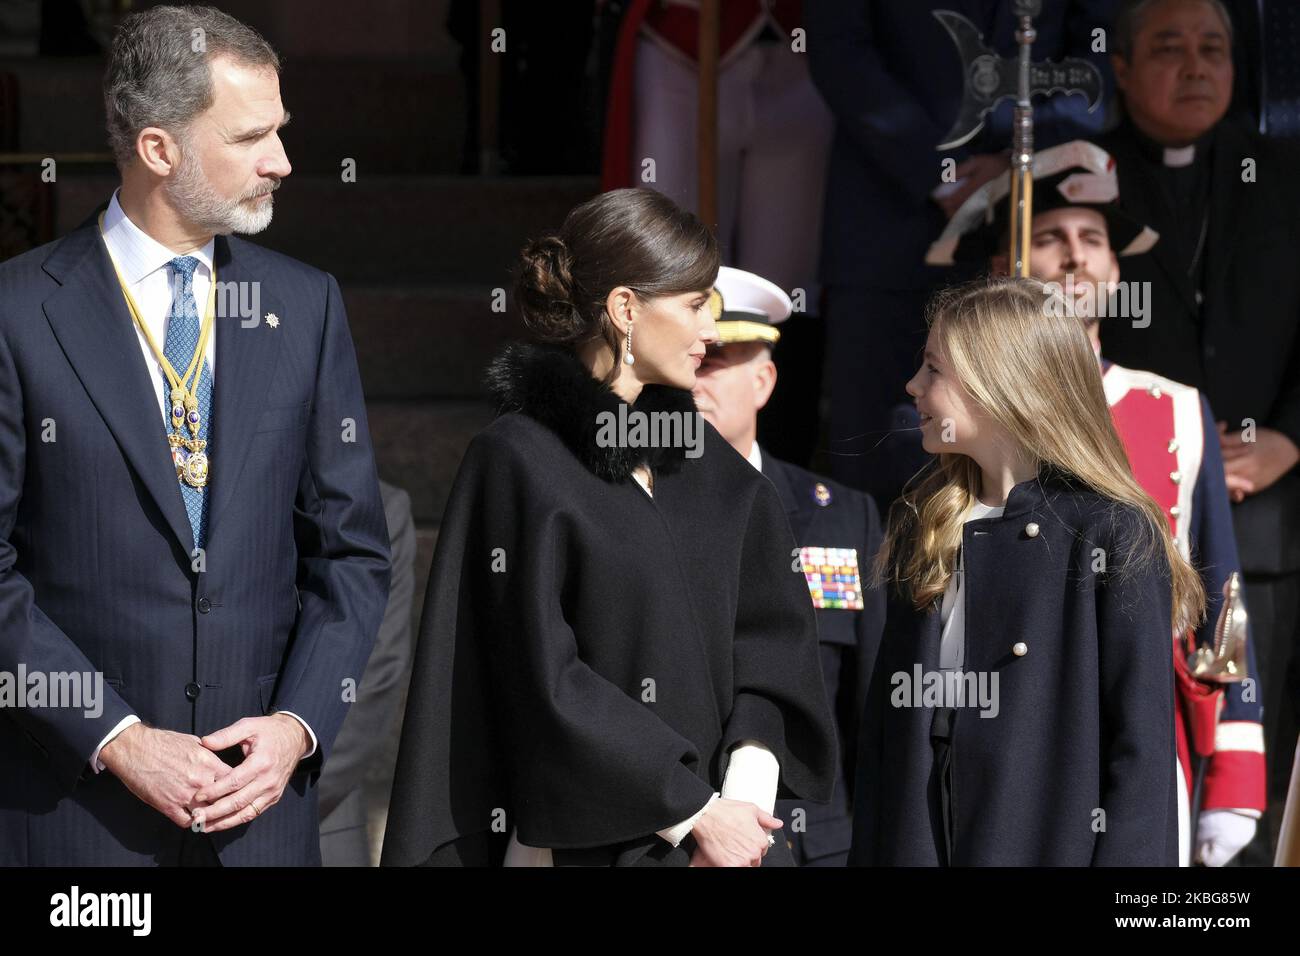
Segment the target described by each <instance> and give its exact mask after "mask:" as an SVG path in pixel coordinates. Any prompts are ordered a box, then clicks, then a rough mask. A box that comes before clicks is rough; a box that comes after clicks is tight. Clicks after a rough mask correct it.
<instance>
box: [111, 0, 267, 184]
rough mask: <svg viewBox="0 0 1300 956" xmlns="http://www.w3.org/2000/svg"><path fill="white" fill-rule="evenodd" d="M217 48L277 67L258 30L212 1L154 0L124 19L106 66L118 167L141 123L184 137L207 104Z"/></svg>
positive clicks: (238, 57)
mask: <svg viewBox="0 0 1300 956" xmlns="http://www.w3.org/2000/svg"><path fill="white" fill-rule="evenodd" d="M221 55H225V56H228V57H231V58H232V59H234V60H236V61H237V62H239V63H241V64H244V65H248V66H259V67H262V66H264V67H267V68H269V69H274V70H275V71H276V72H277V73H278V72H279V71H280V58H279V57H278V56H277V55H276V53H275V50H273V49H272V48H271V45H270V44H269V43H267V42H266V40H265V39H263V38H262V35H261V34H259V33H258V32H257V31H256V30H254V29H253V28H252V27H249V26H247V25H245V24H243V23H240V22H239V21H238V20H236V19H235V18H234V17H232V16H230V15H229V14H226V13H222V12H221V11H220V10H216V9H214V8H212V7H196V6H190V7H152V8H151V9H148V10H144V11H141V12H140V13H133V14H131V15H130V16H128V17H126V18H125V19H123V20H122V23H121V25H120V26H119V27H118V29H117V34H116V35H115V36H114V37H113V48H112V50H111V52H110V53H109V57H108V69H107V71H106V72H105V74H104V113H105V115H106V117H107V125H108V143H109V146H110V147H111V148H112V150H113V155H114V157H115V158H116V159H117V165H118V168H119V169H122V168H125V167H126V166H127V165H128V164H129V163H130V162H131V160H132V158H133V157H134V156H135V141H136V137H137V136H139V134H140V130H142V129H145V128H146V127H149V126H157V127H159V128H161V129H165V130H166V131H167V132H169V133H171V134H172V135H174V136H176V137H177V138H178V139H180V140H182V141H184V139H185V133H186V130H187V129H188V127H189V124H190V122H191V121H192V120H193V119H194V117H196V116H198V115H199V114H200V113H202V112H203V111H204V110H205V109H207V108H208V107H209V106H211V105H212V70H211V67H210V63H211V60H212V58H213V57H215V56H221Z"/></svg>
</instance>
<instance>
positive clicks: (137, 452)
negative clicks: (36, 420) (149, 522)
mask: <svg viewBox="0 0 1300 956" xmlns="http://www.w3.org/2000/svg"><path fill="white" fill-rule="evenodd" d="M98 216H99V213H98V212H96V213H95V214H94V215H93V216H92V217H91V218H90V219H89V220H87V221H86V222H84V223H82V225H81V226H80V227H79V228H78V229H77V230H76V231H75V232H73V233H72V234H70V235H69V236H68V237H67V238H66V239H64V240H63V242H61V243H60V244H59V246H58V248H57V249H55V251H54V253H53V254H52V255H51V256H50V258H49V259H47V260H46V262H45V264H44V268H45V271H46V272H48V273H49V274H50V275H51V276H53V277H54V278H55V280H56V281H58V282H59V284H60V286H61V288H60V289H59V290H58V291H57V292H55V293H54V294H53V295H51V296H50V297H49V298H48V299H46V300H45V302H44V310H45V317H46V319H47V320H48V321H49V323H50V327H51V328H52V329H53V331H54V335H55V337H56V338H57V339H58V340H59V345H60V346H61V347H62V348H63V352H64V354H65V355H66V356H67V357H68V361H69V363H71V365H72V367H73V369H74V370H75V372H76V374H77V377H78V378H79V379H80V380H81V384H82V386H83V387H84V388H85V389H86V392H87V393H88V394H89V396H90V400H91V402H92V404H94V406H95V408H96V410H97V411H98V412H99V414H100V416H101V417H102V418H103V420H104V423H105V424H106V425H107V426H108V429H109V431H111V432H112V434H113V438H114V439H115V440H116V441H117V444H118V447H119V448H121V450H122V454H123V455H124V456H125V458H126V460H127V462H128V463H129V464H130V465H131V468H132V469H133V470H134V471H135V473H136V474H137V475H138V476H139V477H140V481H141V483H142V484H143V485H144V487H145V489H146V490H147V491H148V492H149V496H150V497H151V498H153V500H154V503H155V504H157V505H158V508H159V510H160V511H161V512H162V514H163V518H164V519H165V520H166V522H167V526H168V527H169V528H170V529H171V531H172V534H173V535H175V537H176V540H177V541H178V542H180V543H181V545H183V546H184V548H185V553H186V554H189V553H190V552H191V551H192V550H193V548H194V535H193V532H192V531H191V530H190V522H189V518H188V517H187V515H186V513H185V503H184V501H183V500H182V498H181V492H180V485H179V483H178V481H177V479H176V468H175V466H174V465H173V464H172V458H171V453H170V451H169V450H168V447H167V432H166V428H165V426H164V424H163V419H162V412H161V411H160V409H159V406H158V395H157V390H158V389H161V388H162V381H161V379H155V377H154V376H153V375H152V374H151V372H150V370H149V369H148V368H147V367H146V365H145V361H144V356H143V355H141V354H140V345H139V340H138V339H137V337H136V332H135V325H134V322H133V321H132V319H131V313H130V312H129V311H128V310H127V307H126V300H125V299H124V298H123V297H122V288H121V286H120V285H119V284H118V281H117V277H116V275H115V274H114V272H113V265H112V261H111V260H110V259H109V257H108V249H107V248H106V247H105V245H104V242H103V239H102V238H101V236H100V234H99V226H98V222H97V220H98Z"/></svg>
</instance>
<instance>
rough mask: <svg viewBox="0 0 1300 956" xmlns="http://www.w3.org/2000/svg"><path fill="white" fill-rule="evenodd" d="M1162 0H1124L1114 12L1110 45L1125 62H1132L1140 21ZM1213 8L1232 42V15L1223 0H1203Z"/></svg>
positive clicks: (1140, 25) (1229, 41)
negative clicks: (1116, 11) (1112, 34)
mask: <svg viewBox="0 0 1300 956" xmlns="http://www.w3.org/2000/svg"><path fill="white" fill-rule="evenodd" d="M1161 2H1163V0H1124V2H1123V3H1121V4H1120V8H1119V12H1118V13H1116V14H1115V42H1114V44H1113V45H1112V46H1113V49H1114V51H1115V52H1116V53H1117V54H1119V55H1120V56H1122V57H1123V58H1124V59H1125V60H1126V61H1127V62H1129V63H1132V62H1133V46H1134V44H1135V43H1136V42H1137V35H1138V31H1139V30H1141V29H1142V21H1143V20H1144V19H1145V18H1146V15H1147V14H1148V13H1149V12H1150V10H1151V8H1152V7H1153V6H1155V5H1156V4H1157V3H1161ZM1203 2H1204V3H1208V4H1209V5H1210V6H1212V7H1213V8H1214V11H1215V12H1216V13H1217V14H1218V15H1219V19H1220V20H1222V21H1223V25H1224V27H1226V28H1227V30H1228V43H1229V44H1231V43H1232V17H1230V16H1229V15H1228V8H1227V7H1225V6H1224V5H1223V0H1203Z"/></svg>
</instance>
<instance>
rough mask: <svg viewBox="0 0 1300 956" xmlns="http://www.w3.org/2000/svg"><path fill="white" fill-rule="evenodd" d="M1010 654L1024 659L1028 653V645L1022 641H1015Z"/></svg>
mask: <svg viewBox="0 0 1300 956" xmlns="http://www.w3.org/2000/svg"><path fill="white" fill-rule="evenodd" d="M1011 653H1012V654H1015V655H1016V657H1024V656H1025V655H1026V654H1028V653H1029V645H1028V644H1026V643H1025V642H1024V641H1017V642H1016V644H1015V646H1014V647H1012V648H1011Z"/></svg>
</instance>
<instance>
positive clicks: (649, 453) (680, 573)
mask: <svg viewBox="0 0 1300 956" xmlns="http://www.w3.org/2000/svg"><path fill="white" fill-rule="evenodd" d="M489 384H490V386H491V388H492V390H493V391H494V393H495V394H496V395H497V397H498V399H499V400H500V406H501V411H502V414H500V415H499V417H498V418H497V419H496V420H495V421H494V422H493V423H492V424H491V425H490V426H489V427H488V428H486V429H485V430H484V431H483V432H481V433H480V434H479V435H477V436H476V437H475V438H474V440H473V441H472V442H471V443H470V446H469V449H468V450H467V452H466V454H465V458H464V460H463V462H462V464H461V468H460V472H459V474H458V475H457V478H456V481H455V484H454V486H453V488H452V491H451V496H450V499H449V501H448V504H447V509H446V513H445V515H444V517H443V522H442V526H441V529H440V532H439V538H438V544H437V549H436V552H435V556H434V563H433V569H432V572H431V574H430V578H429V586H428V590H427V593H426V598H425V606H424V614H423V618H422V621H421V625H420V633H419V639H418V645H417V649H416V655H415V663H414V667H413V673H412V679H411V687H410V693H409V697H408V702H407V709H406V718H405V723H404V726H403V731H402V738H401V745H400V751H399V755H398V762H397V769H396V774H395V779H394V785H393V794H392V802H391V806H390V809H389V817H388V829H387V835H386V838H385V842H384V851H383V862H384V864H385V865H398V866H401V865H496V864H499V863H500V861H501V859H502V857H503V854H504V850H505V846H506V843H507V840H508V837H509V833H510V831H511V829H512V828H516V829H517V831H518V839H519V841H520V842H521V843H523V844H525V845H528V846H541V847H550V848H551V849H552V850H553V851H554V853H553V856H554V861H555V863H556V864H557V865H564V864H567V863H584V864H605V865H633V864H639V865H685V864H686V863H687V862H689V858H690V852H691V849H692V848H693V841H692V840H690V839H687V840H685V841H683V843H682V844H681V845H680V846H679V847H677V848H675V849H674V848H673V847H671V846H669V844H668V843H667V842H666V841H664V840H663V839H661V838H660V837H658V836H657V835H656V831H657V830H660V829H664V828H666V827H669V826H672V825H673V824H675V823H678V822H679V821H681V820H684V819H686V818H687V817H689V816H691V815H692V814H693V813H695V812H696V811H697V810H699V809H700V808H701V807H702V806H704V804H705V803H706V802H707V801H708V799H709V797H710V796H711V795H712V794H713V793H714V792H715V791H716V790H719V789H720V787H721V784H722V780H723V775H724V773H725V771H726V763H727V759H728V753H729V750H730V748H731V747H732V746H733V745H735V744H737V743H739V742H740V741H742V740H749V739H753V740H757V741H760V742H761V743H763V744H764V745H766V746H767V747H768V748H770V749H771V750H772V752H773V753H774V754H775V755H776V758H777V760H778V761H779V763H780V767H781V775H780V785H779V790H778V796H779V797H782V798H794V799H805V800H809V801H812V802H817V803H825V802H827V801H828V800H829V799H830V794H831V787H832V780H833V776H834V767H835V760H836V740H835V730H834V723H833V720H832V716H831V712H830V708H829V705H828V703H827V700H826V693H825V688H824V686H823V681H822V674H821V667H820V664H819V658H818V645H817V630H816V621H815V617H814V611H813V607H812V603H811V601H810V599H809V595H808V589H807V586H806V584H805V581H804V578H803V575H802V573H801V572H800V571H799V570H798V568H799V565H798V561H797V553H798V552H797V549H796V548H795V542H794V537H793V534H792V532H791V530H790V526H789V523H788V520H787V518H786V515H785V509H784V508H783V507H782V504H781V501H780V498H779V496H778V495H777V493H776V490H775V489H774V488H773V486H772V485H771V483H770V482H769V481H768V480H767V479H766V478H764V477H763V476H762V475H761V474H760V473H759V472H758V471H757V470H755V469H754V468H753V467H752V466H751V465H750V464H749V463H748V462H747V461H745V459H744V458H742V457H741V456H740V455H739V454H738V453H736V451H735V450H734V449H732V448H731V446H730V445H728V444H727V443H726V441H725V440H723V438H722V437H721V436H720V435H719V434H718V433H717V432H716V431H715V430H714V429H713V427H712V426H710V425H708V424H707V423H706V422H704V421H703V419H702V418H701V419H699V420H698V424H699V426H700V428H702V434H703V446H702V447H703V451H702V453H701V454H700V455H699V456H698V457H688V456H687V455H686V454H685V449H683V448H681V447H678V448H669V449H664V448H659V449H654V448H649V449H647V448H631V447H601V445H600V444H599V443H598V442H597V433H598V421H599V419H598V415H599V413H600V412H604V411H608V412H612V413H614V414H615V415H617V413H618V411H619V406H620V404H623V403H622V400H621V399H619V398H618V396H617V395H616V394H615V393H614V392H613V391H612V390H611V389H610V388H609V387H608V386H606V385H604V384H603V383H601V382H599V381H597V380H596V379H595V378H593V377H592V376H591V374H590V373H589V372H588V371H587V369H586V368H585V367H584V366H583V365H582V364H581V363H580V362H579V361H578V359H577V358H576V357H575V356H574V355H573V353H572V352H570V351H568V350H565V349H559V348H554V347H546V346H532V345H528V346H511V347H510V348H509V349H507V350H506V351H505V352H504V353H503V354H502V355H501V356H500V357H499V358H498V359H497V360H496V361H495V362H494V363H493V365H492V367H491V368H490V370H489ZM627 411H647V412H653V411H669V412H671V411H677V412H681V413H690V414H693V413H694V412H695V405H694V401H693V400H692V398H691V394H690V392H689V391H683V390H680V389H674V388H668V387H666V386H647V387H646V388H645V389H644V390H643V391H642V393H641V395H640V396H639V397H638V399H637V401H636V403H635V405H633V406H631V407H630V408H628V409H627ZM643 461H644V462H648V463H649V464H650V465H651V466H652V468H653V470H654V476H655V480H654V497H653V498H651V497H650V496H648V495H646V493H645V492H644V491H643V490H642V489H641V488H640V487H639V486H638V485H637V484H636V483H635V479H633V478H632V472H633V470H634V469H635V468H636V466H637V465H638V464H639V463H641V462H643ZM784 843H785V841H783V840H778V841H777V850H773V851H771V852H769V854H768V858H769V862H777V861H778V859H779V856H780V854H779V852H778V850H784Z"/></svg>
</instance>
